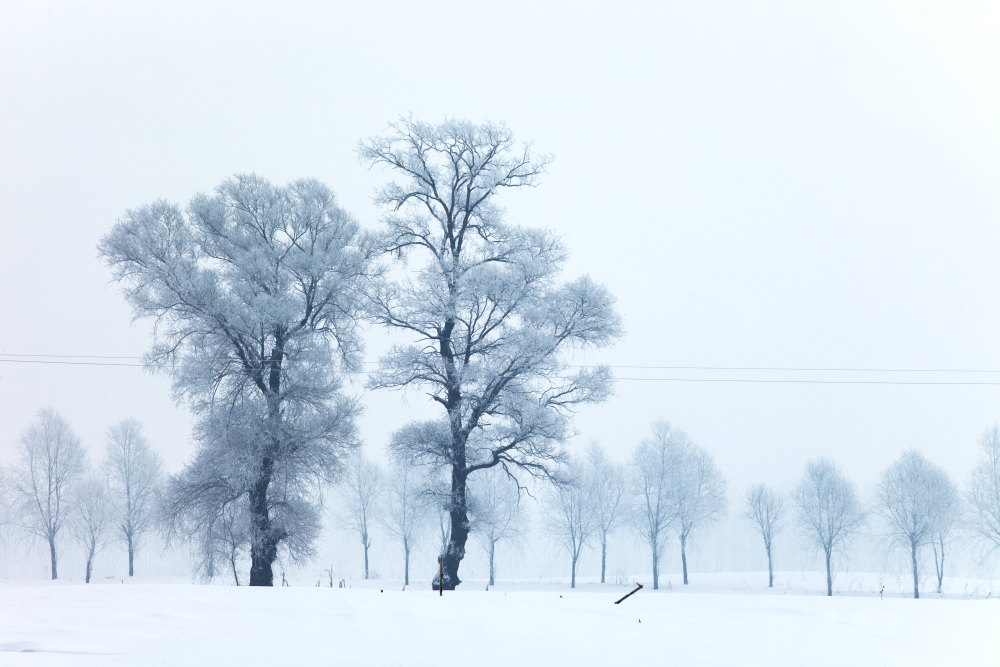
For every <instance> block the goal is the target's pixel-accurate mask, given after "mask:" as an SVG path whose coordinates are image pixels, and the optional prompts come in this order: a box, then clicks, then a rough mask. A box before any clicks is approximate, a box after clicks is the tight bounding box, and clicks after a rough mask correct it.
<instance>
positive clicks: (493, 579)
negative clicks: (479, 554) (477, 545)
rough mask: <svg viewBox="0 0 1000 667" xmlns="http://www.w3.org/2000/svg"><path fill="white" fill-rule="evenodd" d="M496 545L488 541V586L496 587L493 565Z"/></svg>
mask: <svg viewBox="0 0 1000 667" xmlns="http://www.w3.org/2000/svg"><path fill="white" fill-rule="evenodd" d="M496 550H497V543H496V542H494V541H492V540H490V586H495V585H496V577H495V575H496V568H495V567H494V565H493V557H494V556H495V555H496Z"/></svg>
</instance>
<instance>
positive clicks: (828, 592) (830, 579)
mask: <svg viewBox="0 0 1000 667" xmlns="http://www.w3.org/2000/svg"><path fill="white" fill-rule="evenodd" d="M824 553H825V555H826V595H827V597H833V574H832V572H831V570H830V551H829V550H826V551H825V552H824Z"/></svg>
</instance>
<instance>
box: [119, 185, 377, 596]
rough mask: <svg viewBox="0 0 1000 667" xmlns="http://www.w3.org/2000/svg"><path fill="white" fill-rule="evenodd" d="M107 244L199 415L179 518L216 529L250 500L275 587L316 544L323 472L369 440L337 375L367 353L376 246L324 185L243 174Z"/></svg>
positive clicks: (180, 389)
mask: <svg viewBox="0 0 1000 667" xmlns="http://www.w3.org/2000/svg"><path fill="white" fill-rule="evenodd" d="M99 249H100V252H101V255H102V256H103V257H104V259H105V260H106V261H107V263H108V264H109V266H110V267H111V268H112V270H113V272H114V275H115V277H116V278H117V279H118V280H119V281H120V282H121V283H122V284H123V286H124V288H125V294H126V297H127V298H128V300H129V302H130V303H131V305H132V307H133V309H134V311H135V314H136V316H137V317H149V318H152V319H154V320H155V322H156V334H155V336H156V340H155V344H154V346H153V348H152V350H151V351H150V352H149V354H148V356H147V361H148V363H149V365H151V366H153V367H156V368H160V369H163V370H166V371H168V372H169V373H170V374H171V375H172V377H173V384H174V390H175V393H176V395H177V396H178V398H179V399H184V400H186V401H187V402H188V404H189V405H190V406H191V408H192V410H193V411H194V412H195V414H196V415H197V416H198V418H199V421H198V426H197V432H196V437H197V439H198V441H199V449H198V451H197V453H196V455H195V458H194V460H193V461H192V462H191V463H189V464H188V466H187V467H186V468H185V469H184V471H183V472H181V473H180V474H179V475H177V476H175V477H174V478H172V479H171V481H170V484H169V488H168V493H167V515H168V517H170V518H171V519H172V520H173V521H174V522H175V528H176V527H178V526H183V527H184V528H185V532H186V533H187V534H193V533H196V532H197V533H199V534H212V530H211V527H212V525H213V524H214V523H216V522H218V521H219V519H220V517H223V516H225V515H226V512H227V508H228V507H229V506H231V505H234V504H236V505H242V506H243V508H244V509H245V516H246V517H247V520H248V522H249V526H248V531H247V534H248V536H249V551H250V558H251V569H250V585H251V586H255V585H257V586H270V585H271V584H272V571H271V565H272V563H273V562H274V560H275V559H276V557H277V554H278V549H279V547H282V548H284V549H286V550H287V552H288V553H289V555H290V556H292V557H295V556H297V555H304V554H307V553H309V551H310V548H311V543H312V537H313V535H314V534H315V532H316V530H317V526H318V514H317V507H316V505H317V499H318V498H317V496H318V491H319V486H320V484H321V483H323V482H325V481H327V480H329V479H331V478H332V477H333V476H334V475H335V474H336V473H337V472H338V470H339V469H340V466H341V460H342V458H343V456H344V455H345V454H346V453H347V452H349V451H350V450H351V449H353V448H354V447H355V444H356V442H355V427H354V417H355V414H356V413H357V411H358V408H357V406H356V404H355V403H354V402H353V401H351V400H348V399H347V398H345V397H344V396H343V395H342V394H341V391H340V388H341V382H340V377H339V375H340V373H341V372H342V371H344V370H353V369H355V368H357V366H358V363H359V355H360V339H359V335H358V327H357V318H356V316H357V314H358V313H359V311H360V307H361V306H362V303H363V301H364V297H363V295H364V290H365V288H366V285H367V283H368V280H369V278H370V277H371V265H370V261H369V259H370V256H371V254H372V253H371V247H370V245H369V244H368V242H367V241H366V239H365V238H364V237H363V236H362V235H361V234H360V232H359V230H358V225H357V224H356V223H355V221H354V220H353V219H352V218H351V217H350V216H349V215H348V214H347V213H346V212H344V211H343V210H342V209H341V208H340V207H338V206H337V204H336V202H335V200H334V196H333V193H332V192H331V191H330V190H329V189H328V188H326V187H325V186H324V185H322V184H321V183H319V182H317V181H314V180H301V181H296V182H294V183H292V184H291V185H288V186H286V187H277V186H274V185H272V184H270V183H268V182H267V181H266V180H264V179H262V178H260V177H257V176H255V175H239V176H236V177H234V178H232V179H230V180H227V181H225V182H224V183H222V185H220V186H219V187H218V188H217V189H216V192H215V194H214V195H205V194H199V195H197V196H195V197H194V198H193V199H192V200H191V203H190V205H189V206H188V208H187V209H185V210H182V209H180V208H179V207H177V206H175V205H173V204H169V203H167V202H165V201H158V202H155V203H153V204H150V205H148V206H143V207H142V208H138V209H134V210H131V211H128V212H127V213H126V214H125V216H124V217H123V218H122V219H121V220H120V221H119V222H118V224H117V225H115V227H114V228H113V229H112V230H111V232H110V233H109V234H108V235H107V236H106V237H105V238H104V239H103V240H102V242H101V244H100V248H99ZM240 515H241V513H236V514H235V516H240ZM228 516H234V515H233V513H232V512H230V513H229V514H228Z"/></svg>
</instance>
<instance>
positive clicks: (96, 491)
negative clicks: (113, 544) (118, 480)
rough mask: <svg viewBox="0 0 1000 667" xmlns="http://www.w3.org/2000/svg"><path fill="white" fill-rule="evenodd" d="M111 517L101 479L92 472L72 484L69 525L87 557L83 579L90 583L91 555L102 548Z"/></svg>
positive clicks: (92, 564) (91, 570) (92, 565)
mask: <svg viewBox="0 0 1000 667" xmlns="http://www.w3.org/2000/svg"><path fill="white" fill-rule="evenodd" d="M112 521H113V518H112V510H111V504H110V498H109V497H108V491H107V488H106V487H105V485H104V482H103V480H101V479H98V478H97V477H93V476H91V477H87V478H85V479H83V480H81V481H80V482H78V483H77V484H76V486H75V487H74V488H73V503H72V517H71V520H70V526H71V528H72V531H73V534H74V535H75V536H76V539H77V541H78V542H79V543H80V546H81V547H82V548H83V553H84V556H85V558H86V561H87V565H86V570H85V574H84V582H85V583H88V584H89V583H90V577H91V575H92V574H93V571H94V558H95V557H96V556H97V553H98V552H99V551H100V550H101V549H102V548H104V545H105V541H106V539H107V533H108V528H109V527H110V526H111V523H112Z"/></svg>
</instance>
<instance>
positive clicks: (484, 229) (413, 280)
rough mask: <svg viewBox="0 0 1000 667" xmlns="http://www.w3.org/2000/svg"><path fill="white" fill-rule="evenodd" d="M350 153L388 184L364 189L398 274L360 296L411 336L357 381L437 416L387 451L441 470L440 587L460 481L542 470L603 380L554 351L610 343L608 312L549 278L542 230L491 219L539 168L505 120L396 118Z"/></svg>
mask: <svg viewBox="0 0 1000 667" xmlns="http://www.w3.org/2000/svg"><path fill="white" fill-rule="evenodd" d="M360 153H361V156H362V159H364V160H365V161H367V162H368V163H369V164H371V165H373V166H383V167H387V168H388V169H389V170H390V171H392V172H393V173H394V175H395V176H397V177H398V178H399V179H400V180H399V181H398V182H393V183H391V184H390V185H388V186H386V187H385V188H383V189H382V190H381V191H380V193H379V195H378V201H379V202H380V203H381V204H382V205H384V206H385V207H387V208H388V210H389V214H388V215H387V217H386V225H387V227H388V229H387V231H386V233H385V235H384V239H383V248H384V250H385V251H386V252H389V253H392V254H395V255H397V256H399V257H401V258H403V261H408V262H409V264H408V266H409V268H411V269H412V271H411V272H409V273H408V274H407V275H406V276H405V277H401V278H400V279H398V280H396V281H394V282H390V283H387V284H385V285H383V286H382V287H381V289H379V290H377V291H376V292H375V293H374V294H373V296H372V313H373V314H374V317H375V318H376V319H377V321H379V322H381V323H382V324H384V325H386V326H387V327H390V328H393V329H397V330H400V331H402V332H405V333H407V334H408V335H410V336H411V337H412V339H413V342H412V343H411V344H409V345H399V346H397V347H395V348H393V349H392V351H391V352H389V354H387V355H386V356H385V357H383V359H382V361H381V365H380V367H379V369H378V371H377V372H376V373H375V374H374V375H373V376H372V378H371V385H370V386H371V387H373V388H401V387H410V386H416V387H420V388H421V389H423V390H424V391H426V392H427V394H428V395H429V396H430V398H431V400H433V401H434V403H435V404H436V405H438V406H439V407H440V409H441V410H442V413H443V414H442V415H441V417H440V418H438V419H432V420H429V421H423V422H417V423H411V424H409V425H407V426H405V427H404V428H403V429H401V430H400V431H398V432H397V433H396V434H395V435H394V438H393V440H392V447H393V449H394V450H396V452H397V453H398V454H400V455H403V456H404V457H406V458H408V459H410V460H411V461H415V462H420V463H426V464H430V465H434V466H440V467H442V468H444V469H445V470H446V471H447V472H448V473H449V475H450V482H449V483H450V497H449V499H448V512H449V520H450V524H451V532H450V536H449V541H448V546H447V549H446V550H445V553H444V577H445V581H444V582H443V584H444V587H445V588H454V587H455V586H457V585H458V584H459V583H460V579H459V576H458V569H459V565H460V563H461V562H462V559H463V558H464V557H465V545H466V542H467V540H468V536H469V513H468V493H467V485H468V480H469V478H470V476H472V475H474V474H475V473H476V472H477V471H480V470H484V469H486V468H491V467H493V466H497V465H500V466H503V467H506V468H508V469H514V468H520V469H521V470H523V471H525V472H527V473H529V474H531V475H534V476H536V477H543V478H545V477H549V476H550V475H551V474H552V470H553V465H554V464H556V463H557V462H558V461H559V460H560V458H561V450H560V448H559V442H560V440H561V439H563V437H564V436H565V435H566V432H567V429H568V421H569V417H570V414H571V413H572V412H573V409H574V408H575V407H577V406H579V405H580V404H583V403H589V402H595V401H600V400H603V399H604V398H605V397H606V396H607V395H608V391H609V388H610V383H611V377H610V373H609V371H608V369H607V368H605V367H596V368H587V369H579V370H577V371H576V372H570V371H569V368H568V367H567V364H566V362H565V353H567V352H570V351H572V350H576V349H580V348H599V347H603V346H605V345H607V344H609V343H610V342H612V341H613V340H614V339H615V338H617V337H618V336H619V335H620V327H619V321H618V316H617V315H616V314H615V311H614V307H613V299H612V297H611V295H610V294H609V293H608V292H607V291H606V290H605V289H604V288H603V287H602V286H600V285H598V284H596V283H594V282H593V281H591V280H590V279H589V278H580V279H577V280H574V281H572V282H569V283H560V282H559V281H558V274H559V269H560V267H561V265H562V263H563V260H564V258H565V252H564V250H563V249H562V247H561V246H560V244H559V242H558V241H557V240H556V239H555V238H554V237H553V236H552V235H550V234H548V233H546V232H543V231H539V230H534V229H526V228H521V227H516V226H513V225H510V224H507V223H505V222H504V221H503V220H502V216H501V209H500V207H499V205H498V202H497V198H498V195H499V193H500V192H501V191H502V190H506V189H516V188H521V187H530V186H534V185H536V184H537V183H538V180H539V176H540V175H541V173H542V171H543V169H544V167H545V165H546V160H545V158H536V157H535V156H534V155H532V153H531V150H530V149H529V148H528V147H523V146H518V145H517V144H516V143H515V141H514V138H513V136H512V134H511V133H510V131H508V130H507V129H506V128H505V127H503V126H500V125H493V124H484V125H474V124H471V123H467V122H459V121H448V122H444V123H441V124H439V125H429V124H426V123H420V122H416V121H413V120H405V119H404V120H401V121H399V122H397V123H395V124H393V125H391V126H390V128H389V130H388V131H387V132H386V133H385V134H383V135H381V136H378V137H375V138H373V139H371V140H369V141H367V142H365V143H363V144H362V146H361V149H360ZM436 570H437V568H435V571H436ZM436 583H437V582H436V581H435V585H436Z"/></svg>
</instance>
